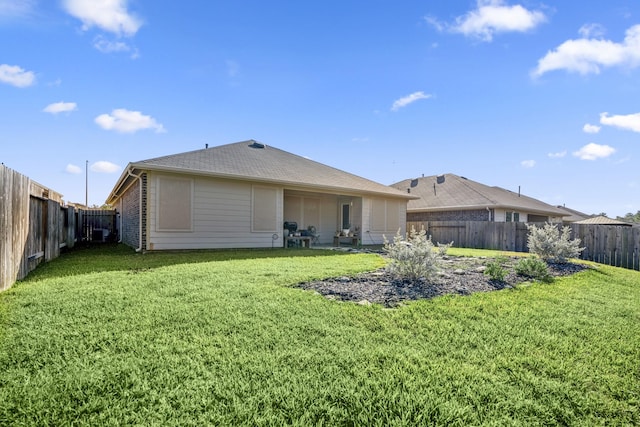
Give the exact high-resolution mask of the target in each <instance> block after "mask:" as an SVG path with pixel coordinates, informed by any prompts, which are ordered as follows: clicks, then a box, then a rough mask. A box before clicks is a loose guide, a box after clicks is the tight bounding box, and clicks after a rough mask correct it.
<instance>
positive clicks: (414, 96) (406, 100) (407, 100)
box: [391, 91, 432, 111]
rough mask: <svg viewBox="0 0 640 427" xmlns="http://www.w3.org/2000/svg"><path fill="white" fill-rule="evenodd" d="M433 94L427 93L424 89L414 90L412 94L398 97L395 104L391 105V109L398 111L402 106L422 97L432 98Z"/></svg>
mask: <svg viewBox="0 0 640 427" xmlns="http://www.w3.org/2000/svg"><path fill="white" fill-rule="evenodd" d="M431 97H432V95H430V94H426V93H424V92H422V91H420V92H413V93H412V94H411V95H407V96H404V97H402V98H400V99H397V100H395V101H394V102H393V105H392V106H391V111H398V110H399V109H400V108H402V107H406V106H407V105H409V104H411V103H413V102H416V101H419V100H421V99H429V98H431Z"/></svg>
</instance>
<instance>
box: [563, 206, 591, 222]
mask: <svg viewBox="0 0 640 427" xmlns="http://www.w3.org/2000/svg"><path fill="white" fill-rule="evenodd" d="M558 209H560V210H561V211H564V212H565V216H564V218H562V220H563V221H564V222H576V221H582V220H583V219H588V218H591V217H593V215H589V214H586V213H584V212H580V211H577V210H575V209H570V208H568V207H566V206H558Z"/></svg>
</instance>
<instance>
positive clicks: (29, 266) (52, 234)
mask: <svg viewBox="0 0 640 427" xmlns="http://www.w3.org/2000/svg"><path fill="white" fill-rule="evenodd" d="M50 194H53V195H55V196H56V197H55V198H54V199H51V198H48V195H50ZM58 196H59V194H58V193H56V192H54V191H52V190H49V189H47V188H45V187H43V186H41V185H40V184H37V183H35V182H34V181H31V180H30V179H29V178H28V177H26V176H24V175H21V174H20V173H18V172H15V171H13V170H11V169H9V168H7V167H5V166H4V165H0V291H3V290H5V289H8V288H9V287H11V285H13V283H14V282H15V281H16V280H20V279H23V278H24V277H26V276H27V274H29V272H30V271H32V270H33V269H34V268H36V267H37V266H38V264H40V263H41V262H44V261H51V260H52V259H54V258H56V257H58V256H59V255H60V249H61V248H64V247H67V248H71V247H73V246H74V245H75V242H76V241H78V240H81V239H83V238H85V236H83V234H82V232H83V229H84V228H85V227H86V228H87V229H88V230H93V229H100V230H108V233H106V232H105V234H109V235H110V236H113V238H112V239H111V240H115V237H117V235H118V231H117V229H116V226H117V221H116V220H115V216H116V212H115V211H114V210H107V211H104V210H102V211H101V210H91V211H85V212H91V213H90V214H88V215H83V210H78V211H76V210H75V209H74V208H73V207H64V206H60V201H61V198H59V197H58ZM76 214H77V215H76ZM78 219H80V223H78ZM86 240H87V241H91V236H90V235H89V236H88V237H87V238H86ZM100 241H104V239H102V238H101V239H100Z"/></svg>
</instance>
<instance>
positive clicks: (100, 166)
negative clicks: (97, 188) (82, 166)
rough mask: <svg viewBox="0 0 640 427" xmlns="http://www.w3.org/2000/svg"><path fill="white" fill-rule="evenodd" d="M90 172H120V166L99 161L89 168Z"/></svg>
mask: <svg viewBox="0 0 640 427" xmlns="http://www.w3.org/2000/svg"><path fill="white" fill-rule="evenodd" d="M89 169H91V171H92V172H98V173H115V172H118V171H119V170H120V166H118V165H116V164H113V163H111V162H107V161H106V160H100V161H99V162H95V163H94V164H92V165H91V166H89Z"/></svg>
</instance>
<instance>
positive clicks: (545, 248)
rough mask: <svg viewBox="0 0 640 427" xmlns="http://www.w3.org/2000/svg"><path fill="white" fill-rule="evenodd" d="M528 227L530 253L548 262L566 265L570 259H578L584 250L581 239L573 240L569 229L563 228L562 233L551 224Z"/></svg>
mask: <svg viewBox="0 0 640 427" xmlns="http://www.w3.org/2000/svg"><path fill="white" fill-rule="evenodd" d="M527 227H528V229H529V235H528V239H527V246H529V252H531V253H532V254H534V255H538V256H539V257H540V258H542V259H543V260H544V261H546V262H555V263H561V264H564V263H566V262H567V260H568V259H569V258H576V257H577V256H578V255H580V252H582V251H583V250H584V248H581V247H580V239H574V240H571V238H570V233H571V229H570V228H569V227H562V231H561V230H560V229H558V227H557V226H555V225H553V224H550V223H547V224H545V225H544V226H543V227H536V226H535V225H530V226H527Z"/></svg>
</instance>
